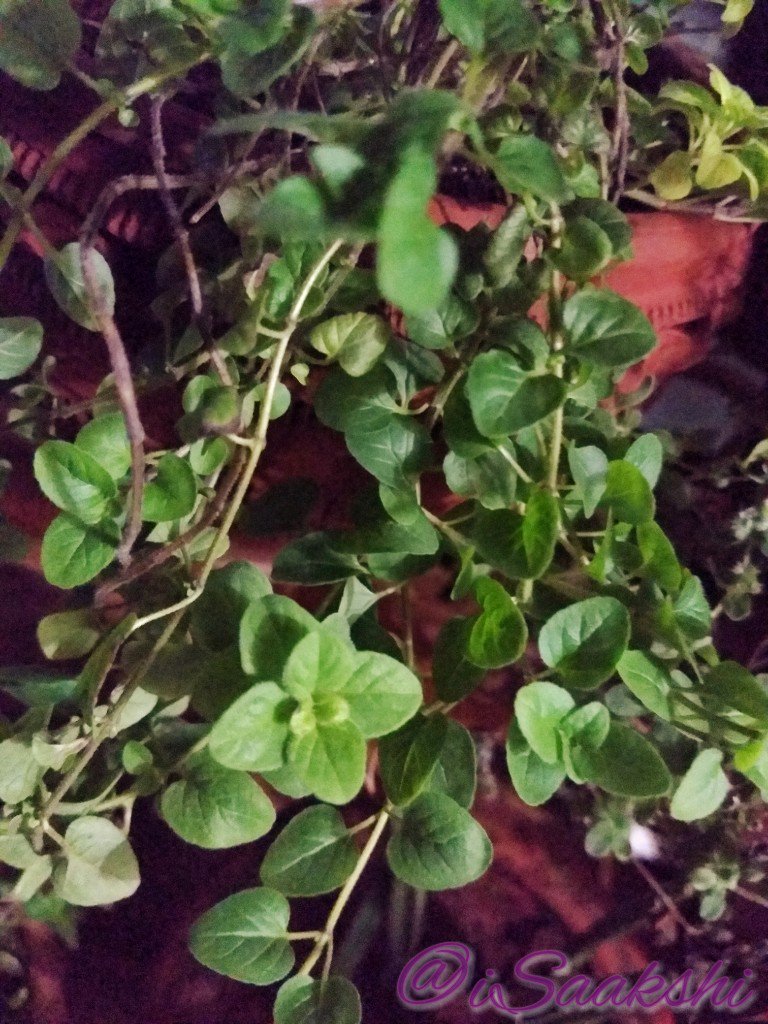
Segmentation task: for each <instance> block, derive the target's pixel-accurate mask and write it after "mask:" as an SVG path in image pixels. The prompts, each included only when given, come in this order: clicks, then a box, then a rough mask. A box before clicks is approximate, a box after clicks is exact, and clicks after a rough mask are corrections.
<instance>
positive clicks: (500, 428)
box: [466, 349, 566, 438]
mask: <svg viewBox="0 0 768 1024" xmlns="http://www.w3.org/2000/svg"><path fill="white" fill-rule="evenodd" d="M466 394H467V398H468V399H469V405H470V408H471V410H472V417H473V419H474V421H475V425H476V426H477V429H478V430H479V431H480V433H481V434H483V435H484V436H485V437H492V438H502V437H507V436H508V435H509V434H513V433H516V432H517V431H518V430H522V429H523V427H529V426H531V425H532V424H534V423H538V421H539V420H541V419H543V418H544V417H545V416H549V414H550V413H552V412H554V411H555V409H557V408H558V406H560V405H562V403H563V401H564V400H565V394H566V387H565V384H564V383H563V381H562V380H560V378H559V377H555V376H554V374H548V373H547V374H538V375H532V374H529V373H527V372H526V371H525V370H523V369H522V367H521V366H520V364H519V363H518V362H517V360H516V359H515V357H514V356H513V355H512V354H511V353H510V352H505V351H503V350H501V349H494V350H492V351H491V352H483V353H482V354H481V355H479V356H476V357H475V359H474V360H473V361H472V365H471V366H470V369H469V375H468V377H467V385H466Z"/></svg>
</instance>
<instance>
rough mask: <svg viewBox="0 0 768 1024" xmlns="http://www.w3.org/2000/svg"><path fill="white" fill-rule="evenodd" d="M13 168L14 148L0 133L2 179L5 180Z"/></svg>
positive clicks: (0, 175) (0, 178)
mask: <svg viewBox="0 0 768 1024" xmlns="http://www.w3.org/2000/svg"><path fill="white" fill-rule="evenodd" d="M12 170H13V150H12V149H11V147H10V146H9V145H8V143H7V142H6V141H5V139H4V138H3V137H2V136H1V135H0V181H4V180H5V179H6V178H7V177H8V175H9V174H10V173H11V171H12Z"/></svg>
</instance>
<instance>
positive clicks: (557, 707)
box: [515, 682, 576, 764]
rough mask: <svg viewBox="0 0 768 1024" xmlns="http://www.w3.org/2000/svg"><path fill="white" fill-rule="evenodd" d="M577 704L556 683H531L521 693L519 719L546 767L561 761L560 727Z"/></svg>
mask: <svg viewBox="0 0 768 1024" xmlns="http://www.w3.org/2000/svg"><path fill="white" fill-rule="evenodd" d="M575 703H576V702H575V701H574V699H573V697H572V696H571V695H570V693H568V691H567V690H564V689H563V688H562V687H561V686H555V684H554V683H546V682H538V683H529V684H528V685H527V686H523V687H522V688H521V689H520V690H518V691H517V696H516V697H515V720H516V722H517V724H518V726H519V728H520V732H521V733H522V735H523V736H524V737H525V739H526V740H527V741H528V743H529V744H530V746H531V749H532V750H533V751H534V753H535V754H537V755H538V756H539V757H540V758H541V760H542V761H544V762H546V764H557V763H558V762H559V761H560V739H559V735H558V726H559V725H560V723H561V722H562V720H563V719H564V718H565V716H566V715H567V714H568V712H569V711H571V710H572V709H573V707H574V706H575Z"/></svg>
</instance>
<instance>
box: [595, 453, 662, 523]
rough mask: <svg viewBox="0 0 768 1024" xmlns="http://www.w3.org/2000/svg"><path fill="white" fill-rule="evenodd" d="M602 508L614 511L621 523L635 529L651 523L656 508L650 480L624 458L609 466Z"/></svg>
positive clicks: (601, 501) (610, 463)
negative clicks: (628, 524)
mask: <svg viewBox="0 0 768 1024" xmlns="http://www.w3.org/2000/svg"><path fill="white" fill-rule="evenodd" d="M600 505H601V506H603V507H604V508H609V509H611V511H612V512H613V515H614V519H615V520H616V521H617V522H620V523H630V524H631V525H632V526H641V525H642V524H643V523H649V522H651V521H652V520H653V516H654V512H655V509H656V504H655V502H654V500H653V492H652V491H651V488H650V487H649V486H648V481H647V480H646V479H645V477H644V476H643V474H642V473H641V472H640V470H639V469H638V468H637V467H636V466H633V465H632V463H631V462H625V461H623V460H621V459H619V460H617V461H616V462H609V463H608V472H607V473H606V475H605V491H604V492H603V496H602V498H601V499H600Z"/></svg>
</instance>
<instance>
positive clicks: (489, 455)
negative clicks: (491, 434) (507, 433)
mask: <svg viewBox="0 0 768 1024" xmlns="http://www.w3.org/2000/svg"><path fill="white" fill-rule="evenodd" d="M503 447H504V449H505V450H506V451H508V450H509V447H510V445H509V443H506V442H505V443H503ZM443 472H444V473H445V482H446V483H447V485H448V488H449V489H450V490H451V491H453V493H454V494H460V495H462V496H463V497H466V498H474V497H476V498H477V500H478V501H479V502H480V504H481V505H482V507H483V508H487V509H502V508H509V506H510V505H511V504H512V502H513V501H514V500H515V494H516V492H517V475H516V473H515V471H514V469H513V468H512V466H510V464H509V462H508V461H507V459H506V458H505V457H504V455H503V454H502V452H501V451H490V452H486V453H485V454H483V455H480V456H479V457H478V458H474V459H465V458H462V457H461V456H460V455H456V454H455V453H454V452H448V454H447V455H446V457H445V459H444V460H443Z"/></svg>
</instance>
